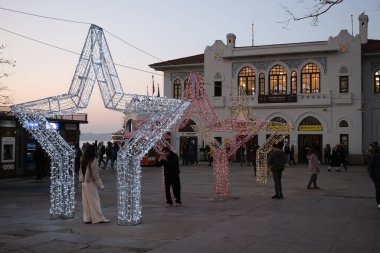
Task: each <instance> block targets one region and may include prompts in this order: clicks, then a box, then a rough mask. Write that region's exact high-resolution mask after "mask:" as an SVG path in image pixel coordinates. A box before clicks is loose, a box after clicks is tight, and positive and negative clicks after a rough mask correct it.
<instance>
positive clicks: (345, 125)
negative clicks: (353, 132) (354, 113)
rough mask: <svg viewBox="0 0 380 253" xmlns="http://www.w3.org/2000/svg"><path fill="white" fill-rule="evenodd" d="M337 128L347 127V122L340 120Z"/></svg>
mask: <svg viewBox="0 0 380 253" xmlns="http://www.w3.org/2000/svg"><path fill="white" fill-rule="evenodd" d="M339 127H348V123H347V121H345V120H342V121H341V122H339Z"/></svg>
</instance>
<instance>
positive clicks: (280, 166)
mask: <svg viewBox="0 0 380 253" xmlns="http://www.w3.org/2000/svg"><path fill="white" fill-rule="evenodd" d="M272 147H273V149H272V150H271V151H270V152H269V158H268V165H269V168H270V171H271V172H272V174H273V181H274V188H275V195H274V196H272V199H283V198H284V195H283V192H282V183H281V177H282V172H283V170H284V168H285V162H286V161H285V154H284V151H282V150H281V149H279V148H278V145H277V144H273V146H272Z"/></svg>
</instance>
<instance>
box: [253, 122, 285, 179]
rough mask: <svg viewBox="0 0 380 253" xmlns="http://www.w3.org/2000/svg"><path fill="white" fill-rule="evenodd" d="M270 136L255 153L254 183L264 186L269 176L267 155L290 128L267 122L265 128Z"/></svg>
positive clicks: (281, 124) (279, 123)
mask: <svg viewBox="0 0 380 253" xmlns="http://www.w3.org/2000/svg"><path fill="white" fill-rule="evenodd" d="M265 130H266V131H267V132H270V133H271V135H270V136H269V137H268V138H267V139H266V142H265V143H264V144H263V145H262V146H261V147H260V148H258V149H257V151H256V156H257V159H256V181H257V182H258V183H259V184H266V183H267V177H268V174H269V168H268V154H269V152H270V151H271V150H272V147H273V144H277V143H280V142H281V141H283V140H284V139H285V138H286V136H287V135H289V133H290V132H291V130H292V126H291V125H289V124H287V123H281V122H274V121H269V122H268V124H267V125H266V127H265Z"/></svg>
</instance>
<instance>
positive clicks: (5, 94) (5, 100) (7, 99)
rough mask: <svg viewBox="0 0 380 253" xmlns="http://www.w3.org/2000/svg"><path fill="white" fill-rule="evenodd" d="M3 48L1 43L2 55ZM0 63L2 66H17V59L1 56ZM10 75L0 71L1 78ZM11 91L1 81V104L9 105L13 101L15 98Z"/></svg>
mask: <svg viewBox="0 0 380 253" xmlns="http://www.w3.org/2000/svg"><path fill="white" fill-rule="evenodd" d="M3 50H4V46H3V45H0V56H1V55H2V51H3ZM0 65H2V66H4V65H8V66H11V67H15V66H16V61H13V60H9V59H4V58H3V57H0ZM8 76H9V73H6V72H2V71H1V72H0V79H2V78H5V77H8ZM9 92H10V91H9V89H8V87H7V86H6V85H4V84H2V83H1V82H0V105H7V104H10V103H12V100H13V98H12V96H11V95H10V94H9Z"/></svg>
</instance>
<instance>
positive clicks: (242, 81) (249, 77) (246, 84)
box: [238, 67, 256, 95]
mask: <svg viewBox="0 0 380 253" xmlns="http://www.w3.org/2000/svg"><path fill="white" fill-rule="evenodd" d="M255 82H256V76H255V71H254V70H253V69H251V68H250V67H244V68H243V69H242V70H240V72H239V80H238V87H241V88H242V89H243V91H244V92H245V94H247V95H253V94H255Z"/></svg>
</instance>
